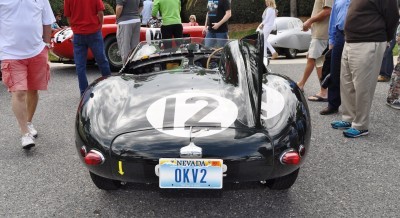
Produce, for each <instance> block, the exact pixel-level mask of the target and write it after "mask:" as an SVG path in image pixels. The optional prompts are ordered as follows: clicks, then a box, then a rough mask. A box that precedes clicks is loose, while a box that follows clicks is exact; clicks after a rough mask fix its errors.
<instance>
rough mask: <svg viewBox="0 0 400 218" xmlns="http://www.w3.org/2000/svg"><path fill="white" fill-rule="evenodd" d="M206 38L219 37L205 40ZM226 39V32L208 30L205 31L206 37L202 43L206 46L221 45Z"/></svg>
mask: <svg viewBox="0 0 400 218" xmlns="http://www.w3.org/2000/svg"><path fill="white" fill-rule="evenodd" d="M207 39H220V40H207ZM226 39H228V33H227V32H223V33H214V32H211V31H210V30H208V31H207V35H206V38H205V39H204V45H205V46H206V47H215V46H217V47H223V46H224V45H225V44H226V43H227V40H226Z"/></svg>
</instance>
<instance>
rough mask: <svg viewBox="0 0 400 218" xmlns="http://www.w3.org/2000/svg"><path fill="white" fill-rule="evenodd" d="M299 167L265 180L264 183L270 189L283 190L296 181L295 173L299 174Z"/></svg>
mask: <svg viewBox="0 0 400 218" xmlns="http://www.w3.org/2000/svg"><path fill="white" fill-rule="evenodd" d="M299 170H300V168H299V169H297V170H296V171H294V172H292V173H290V174H288V175H286V176H282V177H278V178H275V179H270V180H267V181H266V183H265V185H266V186H268V188H270V189H272V190H284V189H288V188H290V187H292V185H293V184H294V182H296V179H297V175H298V174H299Z"/></svg>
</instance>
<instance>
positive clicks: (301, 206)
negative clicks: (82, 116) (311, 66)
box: [0, 56, 400, 217]
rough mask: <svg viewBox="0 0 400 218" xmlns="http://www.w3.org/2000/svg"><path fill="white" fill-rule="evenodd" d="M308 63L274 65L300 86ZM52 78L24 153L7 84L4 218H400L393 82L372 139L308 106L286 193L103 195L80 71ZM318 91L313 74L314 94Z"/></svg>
mask: <svg viewBox="0 0 400 218" xmlns="http://www.w3.org/2000/svg"><path fill="white" fill-rule="evenodd" d="M305 62H306V60H305V59H304V56H302V57H300V58H297V59H294V60H285V59H278V60H273V61H272V62H271V65H270V68H271V70H272V71H273V72H275V73H281V74H284V75H287V76H289V77H291V78H292V79H293V80H295V81H296V80H299V79H300V77H301V75H302V72H303V69H304V67H305ZM51 76H52V78H51V81H50V85H49V90H48V91H46V92H41V94H40V102H39V106H38V108H37V113H36V115H35V119H34V124H35V126H36V128H37V130H38V132H39V137H38V139H37V140H36V144H37V145H36V147H35V148H33V149H32V150H30V151H25V150H23V149H21V145H20V134H19V131H18V126H17V123H16V120H15V118H14V116H13V114H12V111H11V106H10V101H11V98H10V94H9V93H8V92H7V90H6V88H5V86H4V85H3V84H1V85H0V150H1V152H0V217H245V216H246V217H398V214H399V209H400V205H399V199H400V198H399V196H400V182H399V181H400V164H399V162H398V160H399V156H400V134H399V129H400V122H399V115H400V111H398V110H394V109H391V108H389V107H387V106H386V105H385V100H386V94H387V91H388V88H389V84H388V83H378V85H377V88H376V92H375V98H374V101H373V105H372V111H371V125H370V129H369V131H370V134H369V135H368V136H366V137H362V138H358V139H348V138H344V137H343V135H342V132H341V131H339V130H333V129H332V128H330V125H329V123H330V122H331V121H332V120H336V119H340V113H339V114H336V115H329V116H321V115H319V111H320V110H322V109H323V108H324V107H325V106H326V105H327V103H320V102H309V104H308V106H309V108H310V113H311V118H312V128H313V129H312V136H311V148H310V151H309V152H310V153H309V155H308V159H307V161H306V163H305V165H304V166H303V167H302V169H301V170H300V173H299V177H298V179H297V181H296V183H295V184H294V185H293V187H292V188H291V189H289V190H287V191H272V190H269V189H268V188H265V187H263V186H261V185H260V184H258V183H255V182H254V183H240V184H226V185H225V186H224V188H223V189H222V190H217V191H207V190H160V189H159V188H158V184H127V185H125V186H124V187H123V188H122V189H120V190H117V191H103V190H99V189H97V188H96V187H95V186H94V184H93V183H92V181H91V179H90V176H89V173H88V171H87V170H86V168H85V167H84V166H83V164H82V163H81V162H80V160H79V158H78V152H77V150H76V148H75V142H74V120H75V114H76V111H77V106H78V103H79V89H78V81H77V76H76V75H75V67H74V65H63V64H51ZM99 76H100V73H99V72H98V70H97V68H96V67H95V66H89V67H88V78H89V81H93V80H94V79H95V78H97V77H99ZM318 89H319V85H318V81H317V76H316V73H315V72H313V74H312V75H311V77H310V79H309V81H308V83H307V84H306V86H305V95H306V97H307V96H310V95H313V94H315V93H316V92H317V91H318Z"/></svg>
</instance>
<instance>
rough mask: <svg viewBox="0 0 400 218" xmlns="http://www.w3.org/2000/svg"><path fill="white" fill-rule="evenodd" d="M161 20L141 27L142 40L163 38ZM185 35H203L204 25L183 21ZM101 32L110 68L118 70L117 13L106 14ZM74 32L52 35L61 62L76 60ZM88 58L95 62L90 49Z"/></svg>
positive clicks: (120, 64) (69, 29) (54, 50)
mask: <svg viewBox="0 0 400 218" xmlns="http://www.w3.org/2000/svg"><path fill="white" fill-rule="evenodd" d="M159 21H160V20H157V19H155V20H153V19H151V20H150V21H149V26H148V27H141V28H140V41H146V40H147V41H150V40H155V39H161V30H160V28H159V26H160V25H161V24H160V22H159ZM182 25H183V35H184V37H203V28H204V27H202V26H190V25H189V24H188V23H183V24H182ZM101 32H102V35H103V39H104V49H105V53H106V57H107V60H108V62H109V63H110V68H111V70H112V71H118V70H120V69H121V67H122V64H123V63H122V59H121V55H120V54H119V49H118V44H117V37H116V34H117V24H116V23H115V15H107V16H104V23H103V26H102V28H101ZM73 37H74V33H73V31H72V29H71V28H70V27H67V28H65V29H62V30H60V31H58V32H56V33H54V35H53V37H52V44H53V49H52V52H53V53H54V54H55V55H57V56H58V57H59V58H60V59H59V62H63V63H73V60H74V50H73V48H74V46H73V42H72V39H73ZM87 60H88V61H89V62H94V61H95V60H94V56H93V54H92V52H91V51H90V50H89V53H88V57H87Z"/></svg>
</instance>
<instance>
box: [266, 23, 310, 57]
mask: <svg viewBox="0 0 400 218" xmlns="http://www.w3.org/2000/svg"><path fill="white" fill-rule="evenodd" d="M274 26H275V27H274V29H273V30H272V31H271V34H270V35H269V37H268V41H269V42H270V43H271V45H272V46H273V47H274V48H275V50H276V51H277V52H278V53H279V55H285V56H286V58H295V57H296V55H297V53H301V52H306V51H308V48H309V46H310V42H311V31H310V30H309V31H306V32H305V31H303V22H302V21H301V20H300V19H299V18H296V17H277V18H276V19H275V23H274Z"/></svg>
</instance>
